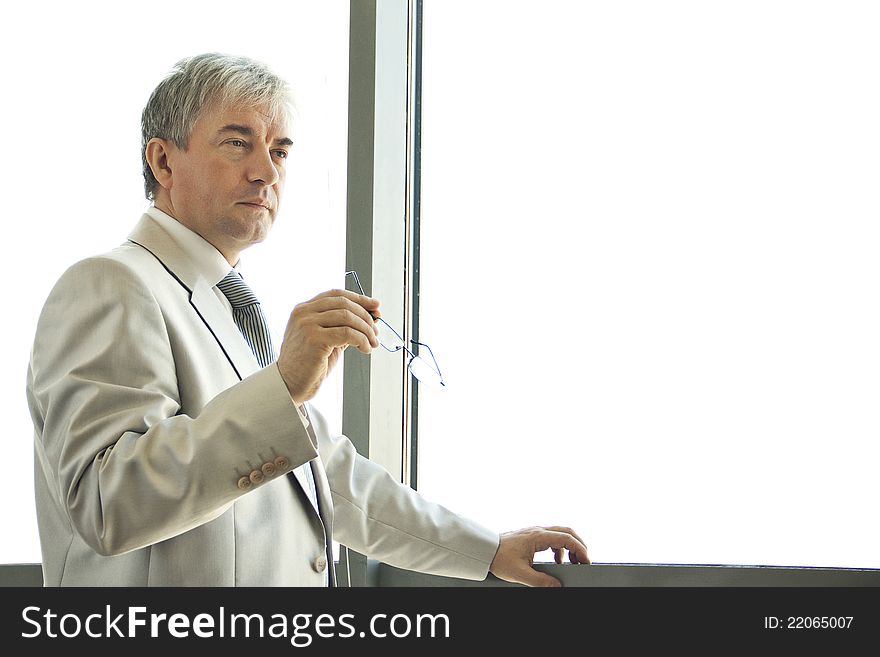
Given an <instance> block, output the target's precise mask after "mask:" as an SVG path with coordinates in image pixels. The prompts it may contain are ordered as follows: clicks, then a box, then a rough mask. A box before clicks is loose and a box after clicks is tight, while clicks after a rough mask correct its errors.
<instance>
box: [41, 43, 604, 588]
mask: <svg viewBox="0 0 880 657" xmlns="http://www.w3.org/2000/svg"><path fill="white" fill-rule="evenodd" d="M287 93H288V92H287V88H286V85H285V83H284V82H283V81H282V80H280V79H279V78H278V77H277V76H275V75H274V74H273V73H272V72H271V71H269V70H268V69H267V68H265V67H264V66H262V65H261V64H258V63H256V62H253V61H251V60H248V59H246V58H236V57H229V56H224V55H216V54H208V55H201V56H198V57H192V58H189V59H186V60H183V61H181V62H179V63H178V65H177V67H176V68H175V70H174V71H172V73H171V74H170V75H169V76H168V77H166V79H165V80H163V81H162V82H161V83H160V84H159V86H158V87H157V88H156V89H155V90H154V92H153V94H152V96H151V98H150V100H149V102H148V104H147V106H146V108H145V109H144V113H143V121H142V127H143V151H142V154H143V161H144V177H145V186H146V192H147V197H148V198H149V199H150V200H152V201H153V206H152V207H151V208H150V209H149V210H148V211H147V213H146V214H145V215H144V216H143V217H142V218H141V220H140V222H139V223H138V224H137V226H136V227H135V229H134V231H133V232H132V233H131V235H130V236H129V239H128V241H127V242H125V243H124V244H122V245H121V246H119V247H118V248H116V249H114V250H113V251H111V252H109V253H106V254H104V255H101V256H97V257H94V258H89V259H87V260H84V261H82V262H79V263H76V264H75V265H73V266H72V267H71V268H70V269H69V270H68V271H67V272H66V273H65V274H64V275H63V276H62V277H61V279H60V280H59V281H58V283H57V284H56V286H55V288H54V289H53V290H52V292H51V293H50V295H49V298H48V300H47V301H46V304H45V307H44V309H43V313H42V315H41V318H40V321H39V324H38V328H37V332H36V337H35V340H34V346H33V351H32V357H31V362H30V367H29V370H28V386H27V394H28V403H29V406H30V409H31V415H32V418H33V421H34V427H35V454H36V456H35V476H36V494H37V511H38V523H39V530H40V539H41V544H42V552H43V570H44V579H45V583H46V584H47V585H89V586H106V585H121V586H153V585H158V586H178V585H199V586H239V585H241V586H274V585H289V586H325V585H328V584H330V585H332V584H333V583H334V578H333V573H332V567H331V564H332V562H331V561H330V558H331V557H330V554H329V551H328V545H329V543H330V542H331V539H336V540H338V541H340V542H341V543H342V544H344V545H347V546H349V547H351V548H353V549H355V550H357V551H359V552H362V553H365V554H368V555H371V556H373V557H375V558H377V559H381V560H383V561H385V562H387V563H390V564H393V565H396V566H399V567H402V568H408V569H414V570H419V571H423V572H429V573H436V574H442V575H450V576H456V577H463V578H470V579H482V578H485V577H486V575H487V572H490V571H491V572H493V573H494V574H496V575H497V576H498V577H500V578H503V579H506V580H510V581H515V582H521V583H524V584H529V585H547V586H553V585H558V583H559V582H558V581H557V580H556V579H555V578H552V577H550V576H548V575H546V574H543V573H539V572H537V571H535V570H534V569H533V568H532V567H531V562H532V558H533V556H534V554H535V553H536V552H539V551H543V550H546V549H551V548H552V549H554V550H555V552H556V558H557V561H561V559H562V556H563V554H564V552H565V551H567V552H568V554H569V558H570V560H571V561H572V562H575V563H589V559H588V557H587V551H586V547H585V546H584V544H583V542H582V541H581V540H580V539H579V538H578V537H577V535H576V534H575V533H574V532H573V531H572V530H570V529H568V528H565V527H549V528H539V527H533V528H529V529H524V530H520V531H514V532H510V533H506V534H502V535H501V536H499V535H498V534H496V533H495V532H492V531H489V530H488V529H486V528H484V527H482V526H480V525H479V524H477V523H475V522H473V521H471V520H468V519H466V518H463V517H461V516H458V515H456V514H454V513H452V512H450V511H448V510H447V509H445V508H443V507H441V506H439V505H437V504H433V503H431V502H429V501H427V500H425V499H424V498H423V497H421V496H420V495H419V494H418V493H416V492H415V491H413V490H411V489H409V488H408V487H406V486H403V485H401V484H400V483H398V482H396V481H395V480H394V479H393V478H392V477H391V476H390V475H389V474H388V473H387V472H386V471H384V470H383V469H382V468H380V467H378V466H377V465H376V464H374V463H372V462H370V461H369V460H368V459H365V458H363V457H361V456H360V455H358V454H357V452H356V450H355V449H354V447H353V446H352V444H351V442H349V440H348V439H347V438H345V437H344V436H338V435H332V434H330V433H329V432H328V429H327V426H326V423H325V421H324V419H323V418H322V417H321V415H320V414H319V413H318V412H317V411H315V410H314V409H312V408H309V404H308V401H309V400H310V399H312V398H313V397H314V395H315V394H316V392H317V391H318V389H319V388H320V386H321V383H322V382H323V381H324V379H325V378H326V376H327V374H328V373H329V372H330V371H331V369H332V368H333V366H334V365H335V363H336V362H337V360H338V358H339V356H340V354H341V353H342V351H343V350H344V349H345V348H347V347H349V346H353V347H355V348H356V349H358V350H360V351H362V352H364V353H370V351H371V350H372V349H373V348H375V347H377V346H378V342H377V339H376V331H375V327H374V324H375V319H374V318H375V317H378V316H379V313H380V310H379V302H378V301H377V300H375V299H372V298H369V297H365V296H362V295H358V294H354V293H352V292H349V291H346V290H333V291H329V292H325V293H322V294H319V295H317V296H316V297H315V298H313V299H311V300H310V301H308V302H305V303H302V304H300V305H298V306H297V307H296V308H295V309H294V310H293V312H292V314H291V316H290V320H289V322H288V325H287V328H286V331H285V334H284V338H283V341H282V344H281V346H280V350H279V352H278V355H277V359H276V358H275V354H274V350H273V349H272V346H271V343H270V341H269V339H268V334H266V333H265V331H264V327H262V326H261V325H260V320H261V314H260V312H259V308H258V306H257V305H255V304H253V303H251V301H253V300H251V301H248V303H250V305H248V306H247V308H248V310H247V312H250V313H251V315H249V317H251V319H250V320H241V319H240V316H238V315H236V314H235V313H236V311H237V309H239V307H244V306H242V305H241V304H242V303H244V302H242V301H241V299H242V298H247V297H249V295H250V291H249V289H248V288H246V286H243V283H242V280H241V278H240V277H239V275H238V272H237V271H236V267H237V265H238V263H239V256H240V254H241V252H242V251H243V250H244V249H246V248H247V247H248V246H250V245H251V244H254V243H257V242H260V241H261V240H263V239H265V238H266V237H267V235H268V234H269V230H270V228H271V227H272V224H273V222H274V220H275V217H276V214H277V212H278V208H279V205H280V202H281V196H282V190H283V186H284V168H285V159H286V158H287V155H288V153H289V150H290V147H291V144H292V142H291V140H290V137H289V133H288V113H289V112H288V108H289V104H288V103H289V100H288V95H287ZM228 285H233V286H234V287H235V289H233V290H230V289H229V288H228Z"/></svg>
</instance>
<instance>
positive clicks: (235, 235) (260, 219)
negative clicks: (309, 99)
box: [157, 106, 292, 264]
mask: <svg viewBox="0 0 880 657" xmlns="http://www.w3.org/2000/svg"><path fill="white" fill-rule="evenodd" d="M260 109H261V108H253V107H242V106H238V107H232V108H230V109H225V110H224V109H220V108H214V109H208V110H207V111H205V112H204V113H203V114H202V116H201V117H200V118H199V120H198V121H196V124H195V126H194V128H193V132H192V135H191V136H190V140H189V145H188V147H187V149H186V150H185V151H183V150H180V149H178V148H176V147H175V146H173V144H172V145H171V146H170V147H169V151H168V164H169V166H170V168H171V171H172V177H171V185H170V187H169V188H168V189H167V192H168V195H167V198H168V199H169V200H170V208H164V207H162V204H161V203H160V202H159V201H160V199H159V198H157V206H158V207H159V208H160V209H162V210H165V211H166V212H168V214H171V215H172V216H174V217H175V218H176V219H177V220H178V221H180V222H181V223H182V224H183V225H185V226H187V227H188V228H190V229H191V230H193V231H195V232H196V233H198V234H199V235H201V236H202V237H203V238H205V239H206V240H207V241H208V242H210V243H211V244H213V245H214V246H215V247H216V248H217V250H218V251H220V252H221V253H222V254H223V255H224V256H226V258H227V259H228V260H230V263H231V264H234V263H235V262H236V261H237V260H238V254H239V253H241V251H242V250H244V249H245V248H247V247H248V246H250V245H251V244H255V243H257V242H261V241H262V240H264V239H265V238H266V236H267V235H268V234H269V229H270V228H271V227H272V224H273V223H274V221H275V215H276V214H277V212H278V206H279V204H280V202H281V191H282V189H283V187H284V166H285V160H286V158H287V156H288V154H289V152H290V147H291V144H292V141H291V140H290V137H289V134H288V126H287V121H286V120H285V119H284V118H281V119H279V120H276V121H271V120H270V119H269V117H268V116H267V114H266V113H264V112H262V111H260Z"/></svg>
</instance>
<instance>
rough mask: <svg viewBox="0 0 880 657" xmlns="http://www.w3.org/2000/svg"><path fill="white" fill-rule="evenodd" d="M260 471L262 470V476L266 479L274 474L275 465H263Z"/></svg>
mask: <svg viewBox="0 0 880 657" xmlns="http://www.w3.org/2000/svg"><path fill="white" fill-rule="evenodd" d="M260 470H262V471H263V474H264V475H266V476H267V477H271V476H272V475H273V474H275V464H274V463H264V464H263V466H262V467H261V468H260Z"/></svg>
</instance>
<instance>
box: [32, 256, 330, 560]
mask: <svg viewBox="0 0 880 657" xmlns="http://www.w3.org/2000/svg"><path fill="white" fill-rule="evenodd" d="M184 365H185V364H184ZM179 366H181V363H180V362H178V361H176V360H175V357H174V353H173V351H172V346H171V341H170V339H169V333H168V329H167V325H166V321H165V317H164V314H163V309H162V308H161V307H160V305H159V303H158V302H157V300H156V298H155V296H154V295H153V294H152V292H151V290H150V288H149V286H148V285H146V283H145V282H144V281H142V280H141V279H140V278H139V277H138V276H137V275H136V274H135V273H133V272H132V271H131V270H130V269H129V268H128V267H127V266H126V265H124V264H122V263H120V262H118V261H116V260H113V259H112V258H93V259H90V260H86V261H83V262H81V263H78V264H77V265H74V266H73V267H72V268H71V269H70V270H68V271H67V272H66V273H65V274H64V276H62V278H61V280H60V281H59V282H58V284H57V285H56V286H55V288H54V289H53V291H52V292H51V294H50V296H49V298H48V300H47V302H46V304H45V307H44V310H43V313H42V315H41V317H40V320H39V323H38V328H37V332H36V338H35V341H34V347H33V351H32V354H31V363H30V368H29V372H28V401H29V405H30V408H31V414H32V417H33V420H34V425H35V429H36V440H37V446H36V451H37V454H38V464H37V467H42V468H43V469H44V470H45V474H46V478H47V481H49V483H50V487H52V488H53V491H52V492H53V497H54V503H55V504H57V505H58V507H59V509H60V510H61V511H62V513H64V514H66V516H67V517H68V518H69V522H70V524H71V527H72V528H73V529H74V531H76V533H78V534H79V535H80V536H81V537H82V539H83V540H84V541H85V542H86V543H87V544H88V545H89V546H91V547H92V548H93V549H94V550H95V551H96V552H98V553H99V554H102V555H115V554H122V553H125V552H128V551H130V550H135V549H138V548H141V547H144V546H147V545H150V544H153V543H156V542H158V541H162V540H164V539H167V538H170V537H172V536H175V535H177V534H180V533H182V532H185V531H187V530H189V529H191V528H193V527H196V526H198V525H200V524H202V523H205V522H208V521H210V520H212V519H214V518H216V517H217V516H219V515H220V514H222V513H223V512H224V511H225V510H226V509H228V508H229V506H230V505H231V504H232V502H234V501H235V499H236V498H238V497H239V496H241V495H243V494H246V493H247V492H248V491H250V490H253V489H254V488H255V487H256V485H248V484H246V482H243V481H241V479H242V477H243V476H244V477H247V475H248V474H249V472H250V467H251V464H253V465H255V466H256V467H257V468H259V467H260V465H261V464H263V463H264V462H265V461H266V460H267V459H272V458H276V457H277V456H282V457H284V459H282V461H281V466H282V467H280V468H279V470H278V471H277V472H275V473H274V475H272V476H271V477H267V479H270V478H275V477H277V476H280V475H281V474H283V473H285V472H287V471H289V470H290V469H291V468H294V467H296V466H298V465H299V464H301V463H304V462H305V461H307V460H309V459H312V458H314V457H315V456H316V455H317V445H315V444H314V443H313V442H312V439H311V438H310V437H309V435H308V433H307V431H306V430H305V429H304V427H303V425H302V422H301V421H300V420H299V416H298V415H297V412H296V409H295V407H294V405H293V402H292V401H291V399H290V397H289V395H288V394H287V389H286V387H285V385H284V382H283V381H282V380H281V377H280V373H279V372H278V369H277V367H276V366H275V365H274V364H271V365H269V366H267V367H265V368H263V369H262V370H259V371H257V372H256V373H254V374H253V375H251V376H249V377H247V378H245V379H244V380H243V381H240V382H239V383H237V384H235V385H232V386H231V387H229V388H228V389H226V390H225V391H224V392H221V393H220V394H219V395H217V396H216V397H215V398H214V399H213V400H212V401H210V402H209V403H207V404H206V405H205V406H204V407H203V408H201V409H199V410H198V412H197V413H192V414H191V415H186V414H183V413H182V412H181V402H180V399H181V397H180V394H179V392H178V388H177V381H178V377H177V368H178V367H179ZM276 463H277V462H276ZM240 482H241V483H240Z"/></svg>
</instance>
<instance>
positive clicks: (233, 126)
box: [217, 123, 254, 137]
mask: <svg viewBox="0 0 880 657" xmlns="http://www.w3.org/2000/svg"><path fill="white" fill-rule="evenodd" d="M217 132H218V133H220V132H236V133H238V134H240V135H244V136H245V137H253V136H254V131H253V129H251V128H249V127H248V126H246V125H239V124H238V123H230V124H228V125H225V126H223V127H222V128H220V129H219V130H218V131H217Z"/></svg>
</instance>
